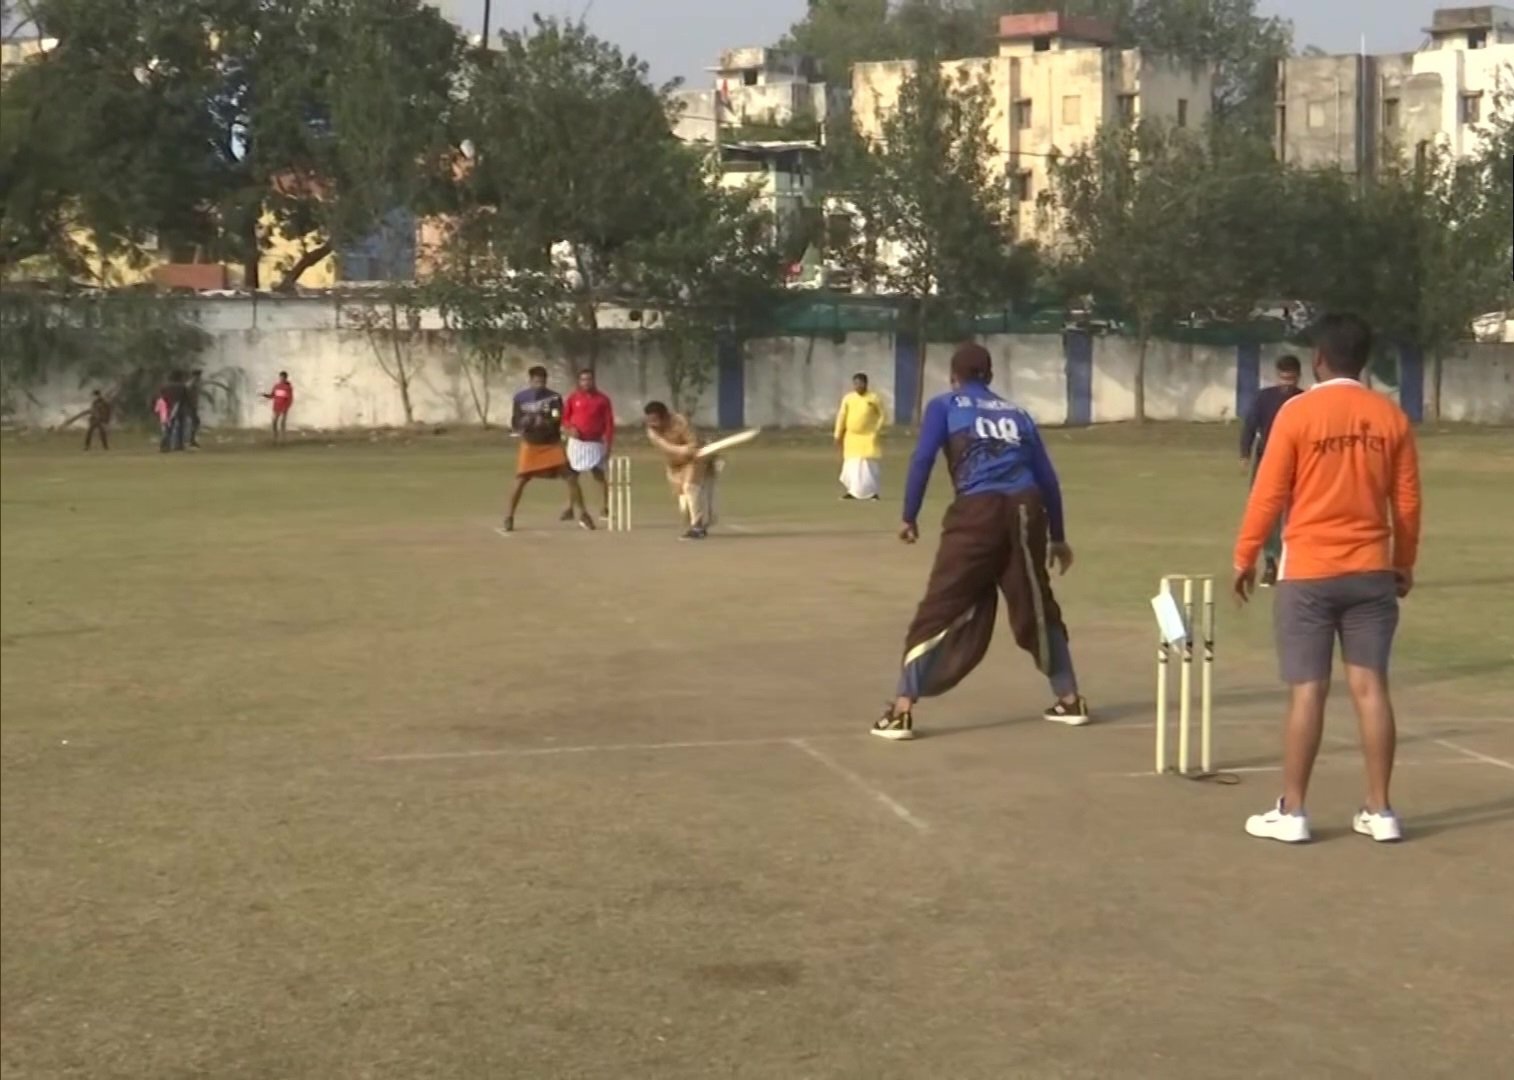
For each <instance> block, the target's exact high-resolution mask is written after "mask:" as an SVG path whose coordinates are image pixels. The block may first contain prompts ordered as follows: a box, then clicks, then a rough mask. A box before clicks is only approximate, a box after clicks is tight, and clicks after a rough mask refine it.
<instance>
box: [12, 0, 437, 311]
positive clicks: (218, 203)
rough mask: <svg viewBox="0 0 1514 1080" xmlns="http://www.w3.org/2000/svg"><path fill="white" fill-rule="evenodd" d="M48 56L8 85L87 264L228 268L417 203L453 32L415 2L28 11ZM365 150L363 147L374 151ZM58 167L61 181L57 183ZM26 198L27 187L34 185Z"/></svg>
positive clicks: (200, 3) (225, 1)
mask: <svg viewBox="0 0 1514 1080" xmlns="http://www.w3.org/2000/svg"><path fill="white" fill-rule="evenodd" d="M35 8H36V12H37V18H38V20H39V22H40V23H41V25H42V26H43V27H45V29H46V31H47V33H48V34H50V35H52V36H54V37H56V38H57V39H58V42H59V43H58V46H57V48H55V49H53V50H51V51H50V52H48V53H47V54H46V55H45V56H44V57H40V58H38V59H36V60H34V61H33V62H31V63H28V64H26V65H23V66H22V68H21V70H19V71H18V72H16V74H15V75H14V76H13V78H12V79H11V80H10V82H11V83H14V84H15V85H14V86H12V85H9V84H8V85H7V88H6V96H10V94H11V93H12V92H13V90H14V91H15V92H17V93H20V94H21V95H22V96H23V97H24V99H25V100H27V101H28V102H29V103H32V105H33V107H34V108H35V109H36V110H37V116H36V118H35V122H36V123H38V124H40V125H45V126H44V128H43V129H44V130H47V131H49V132H51V133H52V134H53V142H54V144H55V150H54V151H53V152H54V153H55V154H56V161H44V162H42V163H41V164H46V165H48V166H49V171H48V172H47V173H46V174H45V175H46V176H54V177H56V176H58V175H61V176H62V177H65V178H66V181H67V186H66V190H65V192H64V195H65V196H66V198H65V199H64V200H63V201H64V202H65V203H66V204H67V206H68V211H69V214H70V216H71V218H72V220H73V221H74V222H75V223H77V224H78V225H79V226H82V227H83V228H84V229H86V230H87V231H88V232H89V234H90V236H91V239H92V241H93V244H94V246H95V247H96V248H97V249H98V250H99V251H100V253H101V254H102V255H105V256H111V255H125V256H127V257H140V253H141V252H142V250H143V249H144V247H145V246H147V245H148V244H149V242H151V241H156V243H157V244H158V246H159V247H160V249H166V250H167V251H169V252H170V253H183V254H185V255H186V256H188V255H192V256H193V257H208V258H212V259H220V258H226V259H230V260H235V261H237V262H240V263H241V264H242V266H243V268H244V276H245V282H246V284H247V285H248V286H249V287H254V288H255V287H258V286H259V285H260V284H261V282H260V271H259V259H260V257H261V256H262V254H263V253H264V251H265V250H266V249H267V247H268V245H269V243H270V242H271V240H272V239H273V238H274V237H275V236H278V237H283V238H285V239H288V240H299V239H301V238H304V237H306V236H307V235H309V234H311V233H312V232H314V233H317V234H318V239H317V241H316V243H315V245H314V246H313V247H312V248H311V249H310V250H309V252H308V253H307V254H306V255H305V256H304V257H302V258H301V259H300V260H298V261H297V262H296V263H295V264H294V265H293V266H292V267H290V268H289V273H288V275H287V278H288V281H289V282H290V283H292V282H293V281H295V280H297V279H298V277H299V275H300V274H301V273H303V272H304V270H306V269H308V267H309V266H311V265H313V264H314V263H316V262H318V261H320V259H322V258H324V257H326V256H327V255H328V254H329V253H330V251H331V250H332V246H333V244H336V243H341V242H343V241H345V240H347V239H349V238H351V237H353V236H356V235H361V234H362V233H363V231H364V230H365V228H371V227H373V226H374V225H375V224H376V223H377V222H378V221H379V220H381V219H382V218H383V217H384V216H385V215H387V214H388V213H390V212H391V211H392V210H393V209H394V207H393V205H392V204H388V203H387V202H386V200H388V199H390V198H391V197H399V196H407V197H408V196H411V195H413V194H414V193H416V192H417V191H419V190H422V189H423V187H424V185H422V184H420V183H419V181H418V180H417V179H416V175H415V174H417V173H420V174H426V173H429V172H431V171H433V170H434V167H435V165H436V163H437V162H438V160H439V156H438V155H437V154H436V153H435V149H436V148H435V140H436V138H437V135H438V132H439V131H441V130H442V129H443V128H444V118H445V116H446V114H447V111H448V109H449V108H450V104H451V87H452V78H453V75H454V73H455V70H456V64H455V61H456V57H457V55H458V53H459V51H460V49H461V42H460V39H459V36H458V34H457V31H456V30H455V29H454V28H453V27H451V26H450V24H448V23H447V22H446V21H445V20H444V19H443V18H442V17H441V16H440V14H439V13H437V12H436V11H435V10H434V9H433V8H432V7H430V6H429V5H426V4H423V3H421V0H37V3H36V5H35ZM375 138H377V139H379V140H380V145H379V146H374V145H373V140H374V139H375ZM59 166H61V168H59ZM33 187H34V188H38V189H41V188H43V187H44V185H43V184H42V183H40V182H38V183H34V184H33Z"/></svg>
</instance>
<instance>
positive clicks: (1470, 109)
mask: <svg viewBox="0 0 1514 1080" xmlns="http://www.w3.org/2000/svg"><path fill="white" fill-rule="evenodd" d="M1425 33H1426V34H1427V35H1428V41H1427V43H1426V45H1425V47H1424V48H1422V49H1420V50H1419V51H1418V52H1410V53H1387V54H1382V55H1367V54H1366V53H1360V54H1356V55H1348V56H1299V57H1293V58H1290V59H1288V60H1284V61H1282V63H1281V65H1280V68H1279V72H1278V97H1277V153H1278V157H1279V158H1280V159H1281V160H1282V161H1284V162H1287V163H1289V164H1294V165H1299V166H1302V167H1304V168H1324V167H1338V168H1340V169H1342V170H1344V171H1346V172H1348V173H1351V174H1354V175H1357V176H1361V177H1367V176H1370V175H1372V174H1373V173H1374V172H1375V171H1376V170H1377V169H1379V168H1380V167H1381V166H1382V164H1383V163H1384V161H1385V160H1387V159H1388V158H1389V156H1390V155H1405V156H1408V157H1411V158H1412V157H1413V156H1415V155H1419V154H1424V153H1426V152H1427V151H1428V150H1429V149H1430V148H1431V147H1438V148H1440V149H1441V150H1443V151H1445V152H1448V153H1450V154H1452V155H1454V156H1457V157H1461V156H1466V155H1471V154H1475V153H1476V152H1477V151H1478V149H1479V148H1480V147H1481V145H1482V139H1483V134H1484V131H1485V128H1486V124H1487V121H1489V120H1490V119H1492V117H1493V115H1494V113H1495V112H1496V111H1497V110H1498V109H1500V108H1509V107H1511V105H1510V104H1509V102H1510V100H1511V95H1514V9H1510V8H1506V7H1498V6H1494V5H1487V4H1485V5H1481V6H1478V7H1463V8H1442V9H1440V10H1438V11H1436V12H1435V14H1434V16H1433V18H1432V20H1431V25H1430V26H1429V27H1427V28H1426V31H1425Z"/></svg>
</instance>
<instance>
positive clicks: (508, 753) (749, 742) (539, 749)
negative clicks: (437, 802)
mask: <svg viewBox="0 0 1514 1080" xmlns="http://www.w3.org/2000/svg"><path fill="white" fill-rule="evenodd" d="M793 741H794V740H793V739H780V738H774V739H706V740H700V741H696V742H664V743H598V744H595V745H592V746H536V747H524V748H521V747H511V748H501V749H498V750H441V751H436V752H433V753H425V754H380V755H379V756H377V757H371V758H369V759H368V760H369V761H463V760H467V759H469V758H496V757H548V756H551V755H554V754H612V753H627V752H629V751H632V750H702V749H705V748H707V747H712V746H781V745H783V744H784V743H789V742H793Z"/></svg>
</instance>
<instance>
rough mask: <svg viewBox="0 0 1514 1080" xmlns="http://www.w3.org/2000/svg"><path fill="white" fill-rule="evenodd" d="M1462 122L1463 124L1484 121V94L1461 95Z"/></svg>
mask: <svg viewBox="0 0 1514 1080" xmlns="http://www.w3.org/2000/svg"><path fill="white" fill-rule="evenodd" d="M1461 122H1462V123H1463V124H1480V123H1482V95H1481V94H1463V95H1462V96H1461Z"/></svg>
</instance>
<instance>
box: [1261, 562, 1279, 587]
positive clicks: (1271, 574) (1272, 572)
mask: <svg viewBox="0 0 1514 1080" xmlns="http://www.w3.org/2000/svg"><path fill="white" fill-rule="evenodd" d="M1258 584H1260V585H1261V587H1262V588H1264V589H1270V588H1272V586H1274V585H1276V584H1277V560H1276V559H1268V560H1267V565H1266V566H1265V567H1264V568H1263V569H1262V580H1261V581H1260V582H1258Z"/></svg>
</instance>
